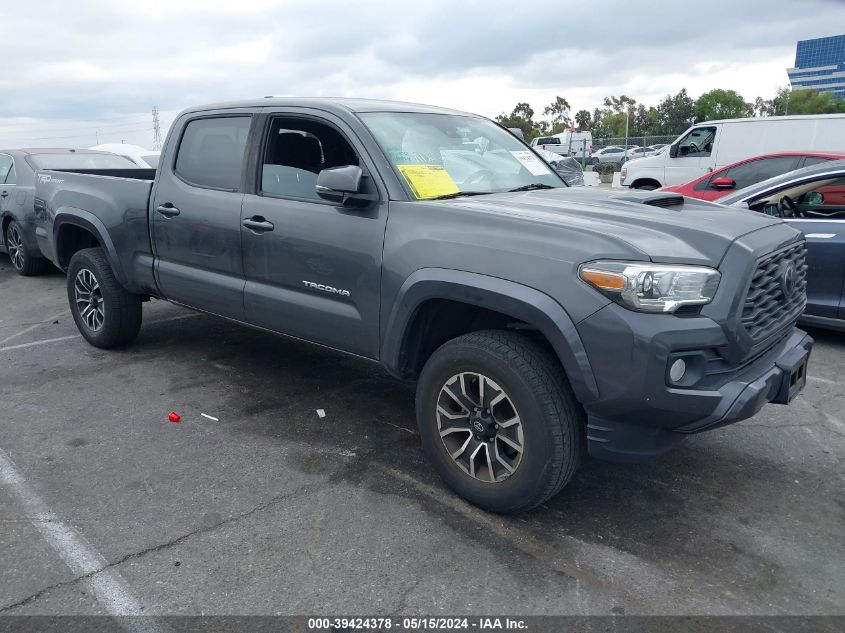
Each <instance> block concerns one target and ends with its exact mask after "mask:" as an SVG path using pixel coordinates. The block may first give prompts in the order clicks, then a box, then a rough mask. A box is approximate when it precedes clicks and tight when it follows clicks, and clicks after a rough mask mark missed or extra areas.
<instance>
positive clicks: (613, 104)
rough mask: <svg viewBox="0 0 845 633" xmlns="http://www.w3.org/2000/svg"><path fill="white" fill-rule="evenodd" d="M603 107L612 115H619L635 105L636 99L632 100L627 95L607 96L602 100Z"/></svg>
mask: <svg viewBox="0 0 845 633" xmlns="http://www.w3.org/2000/svg"><path fill="white" fill-rule="evenodd" d="M603 103H604V107H605V108H608V109H609V110H610V111H611V112H612V113H614V114H620V113H622V112H624V111H625V109H626V108H630V107H632V106H635V105H636V104H637V101H636V99H632V98H631V97H629V96H627V95H619V96H618V97H616V96H613V95H611V96H609V97H605V98H604V101H603Z"/></svg>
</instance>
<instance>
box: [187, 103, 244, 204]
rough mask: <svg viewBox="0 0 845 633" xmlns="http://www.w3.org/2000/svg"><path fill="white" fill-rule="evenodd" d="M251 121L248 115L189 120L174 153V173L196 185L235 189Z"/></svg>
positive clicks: (241, 168) (238, 181) (239, 175)
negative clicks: (176, 151) (177, 148)
mask: <svg viewBox="0 0 845 633" xmlns="http://www.w3.org/2000/svg"><path fill="white" fill-rule="evenodd" d="M251 123H252V117H250V116H249V115H235V116H232V115H227V116H214V117H204V118H199V119H193V120H192V121H189V122H188V124H187V125H186V126H185V129H184V131H183V133H182V139H181V141H180V142H179V150H178V153H177V154H176V166H175V169H174V171H175V172H176V175H177V176H179V177H180V178H181V179H182V180H184V181H185V182H187V183H188V184H189V185H194V186H196V187H205V188H208V189H222V190H225V191H236V190H238V188H239V187H240V183H241V172H242V170H243V165H244V151H245V149H246V144H247V138H248V136H249V128H250V124H251Z"/></svg>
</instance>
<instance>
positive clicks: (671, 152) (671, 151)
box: [669, 145, 678, 158]
mask: <svg viewBox="0 0 845 633" xmlns="http://www.w3.org/2000/svg"><path fill="white" fill-rule="evenodd" d="M669 156H670V157H672V158H677V157H678V146H677V145H670V146H669Z"/></svg>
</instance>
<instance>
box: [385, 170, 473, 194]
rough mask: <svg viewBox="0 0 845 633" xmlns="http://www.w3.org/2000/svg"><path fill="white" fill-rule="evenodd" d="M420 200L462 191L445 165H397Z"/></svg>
mask: <svg viewBox="0 0 845 633" xmlns="http://www.w3.org/2000/svg"><path fill="white" fill-rule="evenodd" d="M396 169H398V170H399V173H401V174H402V175H403V176H404V177H405V180H406V181H407V183H408V186H409V187H410V188H411V192H412V193H413V194H414V197H415V198H417V199H418V200H419V199H421V198H436V197H437V196H445V195H446V194H450V193H457V192H458V191H460V189H458V185H456V184H455V181H454V180H452V177H451V176H450V175H449V172H448V171H446V170H445V169H444V168H443V165H396Z"/></svg>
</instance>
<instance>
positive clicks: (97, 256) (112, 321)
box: [67, 248, 142, 349]
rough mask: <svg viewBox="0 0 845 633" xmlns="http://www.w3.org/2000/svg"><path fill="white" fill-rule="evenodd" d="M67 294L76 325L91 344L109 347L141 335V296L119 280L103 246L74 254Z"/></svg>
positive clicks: (71, 261)
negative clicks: (129, 289)
mask: <svg viewBox="0 0 845 633" xmlns="http://www.w3.org/2000/svg"><path fill="white" fill-rule="evenodd" d="M67 296H68V301H69V302H70V311H71V314H73V320H74V321H76V327H77V328H78V329H79V332H80V333H81V334H82V336H83V337H84V338H85V340H86V341H88V342H89V343H91V345H93V346H95V347H101V348H103V349H109V348H112V347H119V346H121V345H126V344H128V343H131V342H132V341H133V340H135V337H137V336H138V332H139V330H140V329H141V315H142V311H141V297H139V296H138V295H134V294H132V293H131V292H127V291H126V289H125V288H124V287H123V286H121V285H120V284H119V283H118V282H117V280H116V279H115V277H114V273H113V272H112V269H111V266H110V265H109V262H108V260H107V259H106V256H105V253H103V249H101V248H86V249H83V250H81V251H77V252H76V253H75V254H74V256H73V257H72V258H71V260H70V265H69V266H68V271H67Z"/></svg>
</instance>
